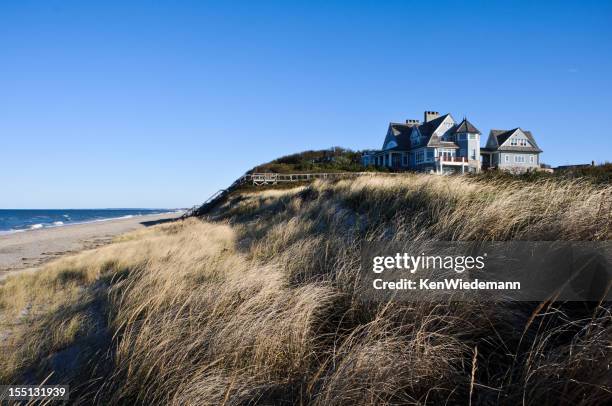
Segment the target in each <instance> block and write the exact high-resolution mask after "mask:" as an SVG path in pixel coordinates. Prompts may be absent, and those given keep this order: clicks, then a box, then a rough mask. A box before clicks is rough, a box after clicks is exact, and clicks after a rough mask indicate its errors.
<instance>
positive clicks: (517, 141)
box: [510, 138, 529, 147]
mask: <svg viewBox="0 0 612 406" xmlns="http://www.w3.org/2000/svg"><path fill="white" fill-rule="evenodd" d="M510 145H512V146H513V147H516V146H521V147H527V146H529V143H528V142H527V140H526V139H525V138H512V139H511V140H510Z"/></svg>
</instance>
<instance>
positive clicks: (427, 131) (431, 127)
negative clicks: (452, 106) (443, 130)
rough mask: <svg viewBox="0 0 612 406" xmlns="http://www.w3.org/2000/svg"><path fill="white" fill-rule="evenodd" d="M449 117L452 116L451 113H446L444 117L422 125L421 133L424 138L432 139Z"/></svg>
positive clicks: (420, 127)
mask: <svg viewBox="0 0 612 406" xmlns="http://www.w3.org/2000/svg"><path fill="white" fill-rule="evenodd" d="M448 116H450V113H446V114H445V115H443V116H440V117H436V118H434V119H433V120H431V121H428V122H426V123H423V124H421V125H420V126H419V132H420V133H421V135H422V136H424V137H430V136H431V134H433V133H434V132H435V131H436V130H437V129H438V127H440V125H441V124H442V122H443V121H444V120H445V119H446V117H448Z"/></svg>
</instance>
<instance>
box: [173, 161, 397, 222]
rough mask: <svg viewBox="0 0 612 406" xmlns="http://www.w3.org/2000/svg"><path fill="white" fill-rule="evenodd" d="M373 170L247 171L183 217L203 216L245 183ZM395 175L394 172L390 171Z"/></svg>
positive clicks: (305, 179) (350, 174)
mask: <svg viewBox="0 0 612 406" xmlns="http://www.w3.org/2000/svg"><path fill="white" fill-rule="evenodd" d="M372 174H373V172H332V173H245V174H244V175H242V176H241V177H239V178H238V179H236V180H235V181H234V183H232V184H231V185H230V186H229V187H228V188H227V189H221V190H218V191H217V192H215V193H214V194H213V195H212V196H210V197H209V198H208V199H207V200H206V201H205V202H204V203H202V204H201V205H196V206H193V207H192V208H191V209H189V210H187V211H186V212H185V213H184V214H183V216H182V217H181V218H187V217H191V216H202V215H204V214H206V213H207V212H208V211H210V210H211V209H212V208H213V207H214V206H216V205H217V204H218V203H219V202H220V201H221V200H222V199H224V198H225V197H226V196H227V195H228V194H229V193H230V192H231V191H233V190H234V189H236V188H237V187H239V186H241V185H245V184H251V185H255V186H261V185H276V184H278V183H284V182H310V181H313V180H315V179H341V178H353V177H357V176H361V175H372ZM390 175H393V173H390Z"/></svg>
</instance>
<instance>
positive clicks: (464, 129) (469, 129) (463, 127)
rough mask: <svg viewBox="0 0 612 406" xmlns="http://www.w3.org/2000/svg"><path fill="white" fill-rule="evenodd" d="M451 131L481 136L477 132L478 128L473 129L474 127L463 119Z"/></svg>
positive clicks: (478, 131)
mask: <svg viewBox="0 0 612 406" xmlns="http://www.w3.org/2000/svg"><path fill="white" fill-rule="evenodd" d="M453 131H454V132H455V133H473V134H482V133H481V132H480V130H478V128H476V127H474V125H473V124H472V123H470V122H469V121H468V120H467V118H464V119H463V121H462V122H461V123H460V124H459V125H458V126H457V127H456V128H455V129H454V130H453Z"/></svg>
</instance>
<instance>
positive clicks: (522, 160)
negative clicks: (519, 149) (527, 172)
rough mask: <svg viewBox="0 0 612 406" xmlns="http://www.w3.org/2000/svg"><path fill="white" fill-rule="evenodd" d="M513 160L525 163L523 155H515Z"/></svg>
mask: <svg viewBox="0 0 612 406" xmlns="http://www.w3.org/2000/svg"><path fill="white" fill-rule="evenodd" d="M514 162H516V163H519V164H522V163H525V157H524V156H523V155H515V156H514Z"/></svg>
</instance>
